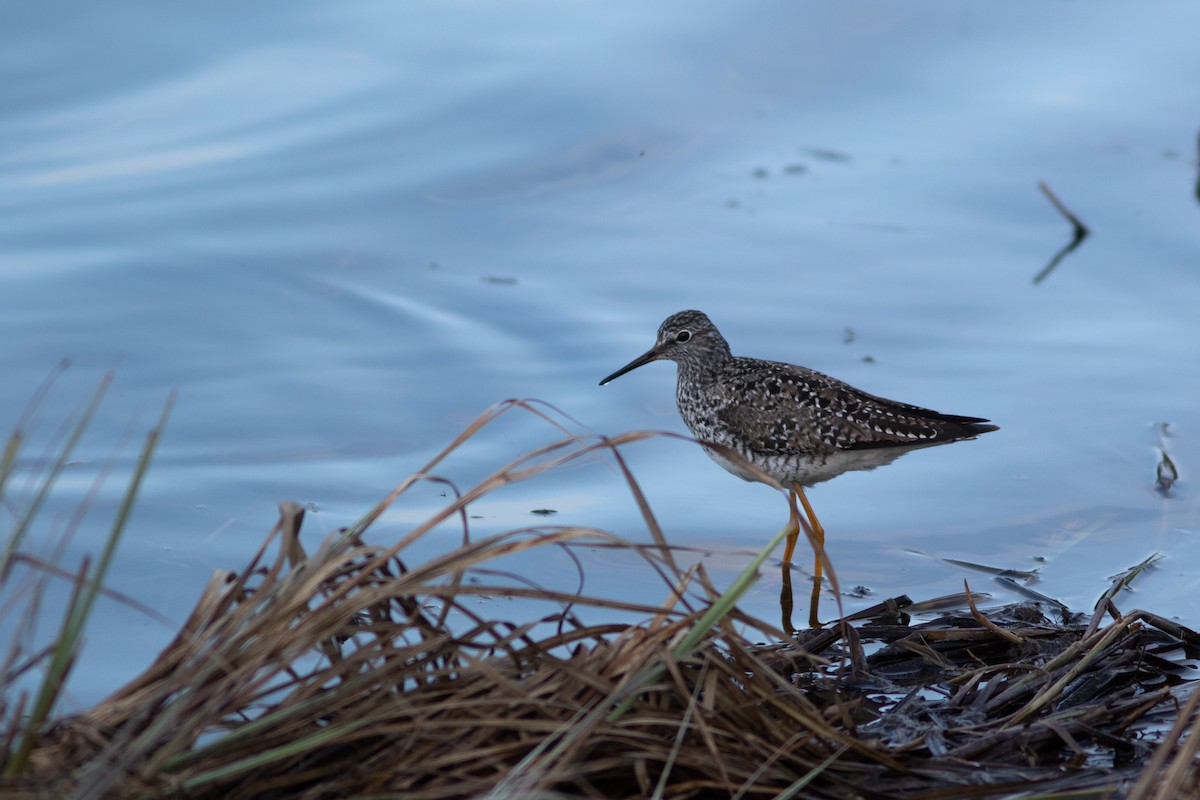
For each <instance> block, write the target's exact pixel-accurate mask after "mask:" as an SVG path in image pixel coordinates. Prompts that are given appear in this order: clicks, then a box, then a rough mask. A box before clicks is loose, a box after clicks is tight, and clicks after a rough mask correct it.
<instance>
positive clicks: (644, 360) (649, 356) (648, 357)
mask: <svg viewBox="0 0 1200 800" xmlns="http://www.w3.org/2000/svg"><path fill="white" fill-rule="evenodd" d="M657 359H658V351H657V350H655V349H653V348H651V349H650V350H647V351H646V353H645V355H640V356H638V357H637V358H635V359H634V360H633V361H630V362H629V363H628V364H626V365H625V366H623V367H621V368H620V369H619V370H617V371H616V372H614V373H613V374H612V375H609V376H608V377H607V378H605V379H604V380H602V381H600V385H601V386H603V385H604V384H606V383H608V382H609V381H612V380H616V379H617V378H619V377H621V376H622V375H624V374H625V373H626V372H632V371H633V370H635V369H637V368H638V367H641V366H644V365H646V364H649V363H650V362H651V361H655V360H657Z"/></svg>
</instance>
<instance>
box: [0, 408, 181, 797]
mask: <svg viewBox="0 0 1200 800" xmlns="http://www.w3.org/2000/svg"><path fill="white" fill-rule="evenodd" d="M105 385H107V384H105ZM98 400H99V392H98V394H97V395H96V396H93V405H92V407H90V408H89V409H88V413H87V414H86V415H85V418H84V420H81V424H82V423H83V422H84V421H85V420H90V419H91V414H92V412H94V411H95V403H96V402H98ZM174 404H175V393H174V392H172V393H171V394H170V395H169V396H168V397H167V402H166V404H165V405H164V406H163V410H162V414H161V415H160V416H159V419H158V425H157V426H156V427H155V428H154V429H152V430H151V431H150V433H149V434H148V435H147V436H146V443H145V445H144V446H143V447H142V453H141V455H140V456H139V458H138V461H137V464H136V465H135V467H134V472H133V477H132V478H131V479H130V482H129V488H128V489H126V491H125V497H124V498H123V499H122V501H121V506H120V508H119V509H118V511H117V516H116V518H115V519H114V520H113V525H112V529H111V530H110V531H109V535H108V539H107V541H106V542H105V544H104V550H103V552H102V553H101V555H100V560H99V561H98V562H97V563H96V567H95V569H94V571H93V572H92V574H91V577H90V578H89V579H88V580H87V582H86V584H85V585H84V587H83V590H82V591H81V592H79V593H78V595H77V596H76V598H73V599H72V602H71V603H70V605H69V606H68V612H67V615H66V618H65V620H64V622H63V629H62V633H61V634H60V635H59V638H58V641H57V643H56V645H55V647H54V653H53V654H52V656H51V659H50V664H49V666H48V668H47V670H46V676H45V678H44V679H43V680H42V685H41V687H40V688H39V690H38V696H37V699H36V701H35V702H34V705H33V709H32V711H31V712H30V715H29V718H28V720H27V721H26V723H25V730H24V735H23V736H22V738H21V744H20V746H19V747H18V749H17V752H16V754H15V755H14V756H13V758H12V759H11V760H10V761H9V762H8V764H7V765H6V766H5V769H4V775H5V776H12V775H16V774H19V773H20V772H22V771H23V770H24V768H25V765H26V762H27V760H28V757H29V753H30V752H31V750H32V749H33V746H34V744H35V742H36V739H37V730H38V729H39V728H40V727H41V726H42V723H44V722H45V721H46V719H47V717H48V716H49V714H50V710H51V709H52V708H53V707H54V703H55V701H56V700H57V699H58V696H59V693H60V692H61V690H62V687H63V685H64V684H65V682H66V678H67V673H68V672H69V671H70V669H71V666H72V665H73V664H74V663H75V658H76V656H77V655H78V651H79V644H80V641H81V640H82V639H83V630H84V627H85V626H86V625H87V619H88V616H89V615H90V614H91V610H92V606H93V605H94V604H95V602H96V597H97V595H99V594H100V591H101V587H102V584H103V582H104V577H105V575H106V574H107V573H108V568H109V566H110V565H111V564H112V559H113V556H114V555H115V554H116V550H117V544H118V543H119V542H120V540H121V533H122V532H123V531H124V529H125V524H126V523H127V522H128V520H129V515H130V513H132V511H133V506H134V502H135V501H136V499H137V495H138V489H139V488H141V485H142V479H143V478H144V477H145V475H146V471H147V469H149V467H150V461H151V458H152V457H153V455H154V450H155V448H156V447H157V445H158V440H159V438H160V437H161V435H162V430H163V427H164V426H165V425H166V422H167V418H168V417H169V416H170V414H171V408H172V407H173V406H174ZM82 432H83V431H82V429H80V428H79V427H78V426H77V428H76V431H75V432H74V433H72V441H71V442H70V443H68V447H67V448H65V450H69V449H71V447H73V446H74V444H75V442H77V441H78V439H79V436H80V435H82ZM62 460H63V459H60V464H59V465H56V468H61V462H62ZM50 482H51V479H49V478H48V479H47V483H50Z"/></svg>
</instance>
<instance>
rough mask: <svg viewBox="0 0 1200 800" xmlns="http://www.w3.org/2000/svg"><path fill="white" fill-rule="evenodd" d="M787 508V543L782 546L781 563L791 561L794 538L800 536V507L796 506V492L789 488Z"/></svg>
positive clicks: (794, 545)
mask: <svg viewBox="0 0 1200 800" xmlns="http://www.w3.org/2000/svg"><path fill="white" fill-rule="evenodd" d="M787 498H788V508H789V509H790V510H791V513H790V514H789V516H788V523H787V545H786V546H785V547H784V548H783V563H784V564H785V565H787V564H791V563H792V553H794V552H795V550H796V540H797V539H799V538H800V509H798V508H796V493H795V492H792V491H791V490H789V491H788V493H787Z"/></svg>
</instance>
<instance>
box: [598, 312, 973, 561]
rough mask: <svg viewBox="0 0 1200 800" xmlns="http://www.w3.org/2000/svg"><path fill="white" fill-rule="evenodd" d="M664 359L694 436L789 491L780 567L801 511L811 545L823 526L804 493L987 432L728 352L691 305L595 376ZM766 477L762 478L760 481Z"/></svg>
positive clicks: (788, 555) (722, 460) (969, 421)
mask: <svg viewBox="0 0 1200 800" xmlns="http://www.w3.org/2000/svg"><path fill="white" fill-rule="evenodd" d="M659 359H667V360H670V361H674V362H675V363H676V364H678V365H679V380H678V384H677V386H676V390H675V397H676V400H677V401H678V403H679V413H680V415H681V416H682V417H683V421H684V422H685V423H687V426H688V428H689V429H691V431H692V435H693V436H695V437H696V438H697V439H698V440H700V442H701V443H702V444H703V443H712V444H716V445H721V446H723V447H727V448H729V449H731V450H733V451H734V452H735V453H737V454H738V455H740V456H741V457H742V458H744V459H745V460H746V461H748V462H750V463H751V464H753V465H754V466H756V467H758V469H760V470H762V471H763V472H764V473H766V475H767V476H769V477H770V478H771V479H772V480H774V481H775V482H776V483H777V484H778V486H779V487H780V488H782V489H784V490H785V491H786V492H787V496H788V505H789V507H790V510H791V514H790V517H789V519H788V535H787V547H786V549H785V550H784V556H783V560H784V563H785V564H786V563H790V562H791V560H792V552H793V551H794V550H795V548H796V540H797V537H798V536H799V533H800V514H799V510H798V509H797V508H796V500H797V498H798V499H799V501H800V503H801V504H802V505H803V506H804V513H805V515H806V516H807V517H808V522H809V524H810V526H811V528H812V533H813V536H814V538H815V539H816V542H817V544H818V545H819V546H823V545H824V541H825V531H824V529H823V528H822V527H821V523H820V522H819V521H818V520H817V516H816V514H814V513H813V510H812V506H811V505H810V504H809V502H808V498H807V497H805V495H804V489H805V488H806V487H809V486H812V485H813V484H816V483H820V482H822V481H827V480H829V479H830V478H834V477H837V476H838V475H841V474H842V473H843V472H848V471H850V470H861V469H874V468H875V467H878V466H882V465H884V464H887V463H890V462H891V461H894V460H895V459H897V458H899V457H900V456H902V455H904V454H905V453H907V452H909V451H910V450H916V449H918V448H922V447H932V446H934V445H939V444H949V443H950V442H958V441H962V440H964V439H973V438H975V437H976V436H978V435H979V434H981V433H987V432H988V431H994V430H996V429H997V427H996V426H995V425H991V424H989V423H988V420H986V419H982V418H980V417H962V416H957V415H954V414H940V413H938V412H937V411H931V410H929V409H927V408H920V407H918V406H911V405H908V404H906V403H897V402H895V401H894V400H886V399H884V398H882V397H876V396H875V395H872V394H867V393H866V392H864V391H862V390H860V389H855V388H854V387H853V386H851V385H849V384H847V383H843V382H842V381H839V380H837V379H836V378H831V377H829V376H828V375H823V374H821V373H820V372H816V371H814V370H811V369H808V368H806V367H798V366H794V365H792V364H784V363H781V362H778V361H764V360H762V359H758V358H743V357H740V356H734V355H733V354H732V353H730V351H729V344H728V343H727V342H726V341H725V337H723V336H722V335H721V332H720V331H718V330H717V327H716V326H715V325H713V324H712V321H711V320H709V318H708V317H707V316H705V315H704V314H702V313H701V312H699V311H681V312H679V313H678V314H673V315H671V316H670V317H667V319H666V321H665V322H663V324H662V326H661V327H659V329H658V339H657V341H655V343H654V347H652V348H650V350H648V351H647V352H646V353H645V354H644V355H642V356H639V357H638V358H635V359H634V360H633V361H630V362H629V363H628V364H626V365H625V366H623V367H621V368H620V369H619V370H617V371H616V372H614V373H613V374H612V375H609V376H608V377H607V378H605V379H604V380H602V381H600V385H601V386H603V385H604V384H606V383H608V382H609V381H611V380H613V379H614V378H618V377H620V376H621V375H624V374H625V373H626V372H629V371H630V370H634V369H637V368H638V367H640V366H642V365H644V364H649V363H650V362H651V361H657V360H659ZM705 452H707V453H708V455H709V456H711V457H712V459H713V460H714V461H716V462H717V463H718V464H720V465H721V466H722V467H724V468H725V469H727V470H729V471H730V472H732V473H733V474H734V475H737V476H738V477H740V478H744V479H746V480H749V481H758V480H762V478H761V476H759V475H756V474H754V473H753V472H750V471H749V470H747V469H746V468H745V467H744V466H742V465H741V464H739V463H737V462H735V461H733V460H731V459H729V458H727V457H726V456H725V455H723V454H722V453H721V452H720V451H719V450H717V449H714V448H710V447H706V448H705ZM764 482H765V481H764Z"/></svg>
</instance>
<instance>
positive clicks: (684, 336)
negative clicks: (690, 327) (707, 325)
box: [675, 331, 692, 342]
mask: <svg viewBox="0 0 1200 800" xmlns="http://www.w3.org/2000/svg"><path fill="white" fill-rule="evenodd" d="M690 338H692V332H691V331H680V332H679V333H677V334H675V341H677V342H686V341H687V340H688V339H690Z"/></svg>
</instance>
